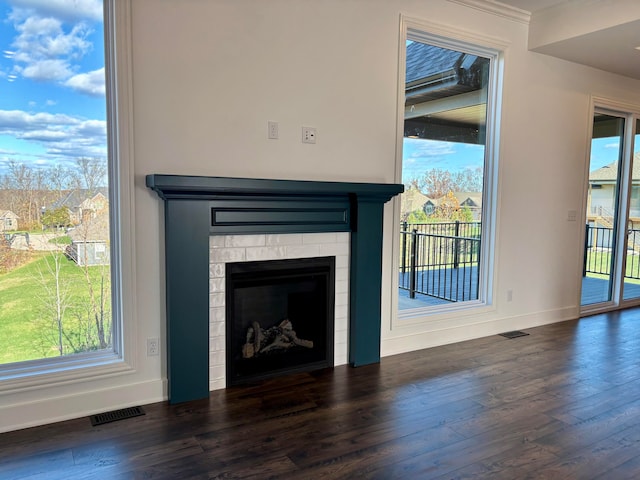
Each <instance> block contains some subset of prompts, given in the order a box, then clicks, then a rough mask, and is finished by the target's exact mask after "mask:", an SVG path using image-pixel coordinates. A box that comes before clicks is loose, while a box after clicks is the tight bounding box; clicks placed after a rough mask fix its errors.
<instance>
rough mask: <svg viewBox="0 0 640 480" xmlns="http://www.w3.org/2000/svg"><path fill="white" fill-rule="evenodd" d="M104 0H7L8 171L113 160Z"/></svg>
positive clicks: (0, 68)
mask: <svg viewBox="0 0 640 480" xmlns="http://www.w3.org/2000/svg"><path fill="white" fill-rule="evenodd" d="M102 21H103V12H102V1H101V0H0V22H1V23H0V85H1V88H0V174H2V173H4V172H5V171H6V165H7V164H8V162H10V161H12V160H13V161H17V162H22V163H25V164H26V165H28V166H31V167H48V166H55V165H57V164H62V165H65V166H73V165H75V161H76V159H77V158H81V157H85V158H87V157H88V158H98V159H106V154H107V149H106V111H105V83H104V39H103V23H102Z"/></svg>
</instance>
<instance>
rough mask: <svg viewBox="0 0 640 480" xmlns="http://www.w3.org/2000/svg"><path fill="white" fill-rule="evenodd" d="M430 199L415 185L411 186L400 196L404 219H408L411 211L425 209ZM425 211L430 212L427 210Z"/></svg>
mask: <svg viewBox="0 0 640 480" xmlns="http://www.w3.org/2000/svg"><path fill="white" fill-rule="evenodd" d="M430 201H431V199H430V198H429V197H427V196H426V195H424V194H423V193H421V192H420V190H418V189H417V188H415V187H409V188H408V189H407V190H406V191H405V192H404V193H403V194H402V196H401V197H400V203H401V206H400V210H401V217H402V219H406V218H407V217H408V216H409V214H410V213H411V212H415V211H417V210H423V209H424V206H425V204H427V203H429V202H430ZM425 213H427V215H428V214H429V212H427V211H426V210H425Z"/></svg>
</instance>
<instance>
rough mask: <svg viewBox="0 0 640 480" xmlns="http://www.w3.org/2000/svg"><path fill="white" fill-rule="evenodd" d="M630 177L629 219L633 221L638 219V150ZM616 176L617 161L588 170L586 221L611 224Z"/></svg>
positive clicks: (639, 173)
mask: <svg viewBox="0 0 640 480" xmlns="http://www.w3.org/2000/svg"><path fill="white" fill-rule="evenodd" d="M631 177H632V178H631V202H630V205H629V221H630V222H632V223H635V222H639V221H640V152H637V153H636V154H635V155H634V158H633V171H632V173H631ZM617 178H618V162H613V163H610V164H609V165H605V166H604V167H600V168H598V169H597V170H594V171H592V172H589V191H588V196H587V221H588V222H590V223H591V224H593V225H597V226H601V227H607V228H611V227H612V226H613V212H614V210H615V198H616V195H615V190H616V180H617Z"/></svg>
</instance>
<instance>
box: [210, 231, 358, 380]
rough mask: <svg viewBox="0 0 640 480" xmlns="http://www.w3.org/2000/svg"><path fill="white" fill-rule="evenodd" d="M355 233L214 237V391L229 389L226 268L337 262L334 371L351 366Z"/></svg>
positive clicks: (212, 271) (211, 306)
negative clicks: (312, 260)
mask: <svg viewBox="0 0 640 480" xmlns="http://www.w3.org/2000/svg"><path fill="white" fill-rule="evenodd" d="M349 250H350V233H348V232H343V233H335V232H331V233H301V234H283V235H266V234H260V235H214V236H211V237H209V389H210V390H219V389H223V388H225V387H226V378H225V377H226V366H225V278H224V275H225V263H228V262H251V261H258V260H281V259H295V258H310V257H327V256H335V257H336V271H335V281H336V287H335V333H334V365H344V364H346V363H347V342H348V328H349Z"/></svg>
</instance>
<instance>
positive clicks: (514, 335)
mask: <svg viewBox="0 0 640 480" xmlns="http://www.w3.org/2000/svg"><path fill="white" fill-rule="evenodd" d="M498 335H500V336H501V337H506V338H518V337H526V336H527V335H529V334H528V333H526V332H521V331H520V330H514V331H513V332H504V333H499V334H498Z"/></svg>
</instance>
